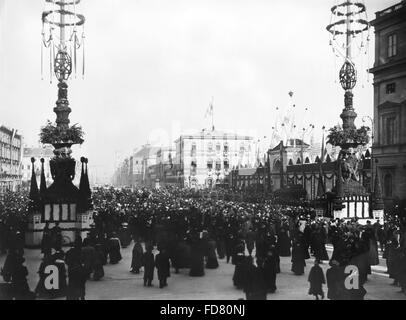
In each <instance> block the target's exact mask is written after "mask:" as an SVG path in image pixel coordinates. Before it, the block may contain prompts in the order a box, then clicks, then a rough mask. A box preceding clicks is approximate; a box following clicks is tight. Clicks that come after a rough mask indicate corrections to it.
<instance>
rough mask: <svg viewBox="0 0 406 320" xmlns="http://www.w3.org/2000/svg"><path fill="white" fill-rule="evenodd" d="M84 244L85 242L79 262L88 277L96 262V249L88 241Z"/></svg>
mask: <svg viewBox="0 0 406 320" xmlns="http://www.w3.org/2000/svg"><path fill="white" fill-rule="evenodd" d="M85 244H86V243H85V242H83V245H82V258H81V262H82V263H83V267H84V268H85V270H86V273H87V279H89V278H90V276H91V274H92V273H93V271H94V266H95V262H96V249H95V248H94V247H92V246H91V245H90V244H89V243H88V245H85Z"/></svg>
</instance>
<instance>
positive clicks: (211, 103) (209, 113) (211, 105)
mask: <svg viewBox="0 0 406 320" xmlns="http://www.w3.org/2000/svg"><path fill="white" fill-rule="evenodd" d="M212 114H213V100H212V101H211V102H210V105H209V107H208V108H207V110H206V115H205V116H204V117H205V118H207V117H210V116H211V115H212Z"/></svg>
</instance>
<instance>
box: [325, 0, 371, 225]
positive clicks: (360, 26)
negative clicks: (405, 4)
mask: <svg viewBox="0 0 406 320" xmlns="http://www.w3.org/2000/svg"><path fill="white" fill-rule="evenodd" d="M327 31H328V32H329V33H330V46H331V47H332V50H333V53H334V54H335V55H336V57H338V58H339V59H341V60H343V65H342V67H341V69H340V72H339V80H340V84H341V87H342V88H343V90H344V109H343V110H342V113H341V114H340V118H341V119H342V125H337V126H335V127H333V128H331V129H330V130H329V135H328V141H327V142H328V143H330V144H331V145H333V146H338V147H340V154H339V156H338V160H337V168H336V177H337V178H336V187H335V190H336V200H335V205H334V212H335V217H338V218H348V213H349V212H350V211H351V210H353V211H356V209H353V208H355V206H356V205H357V204H356V203H355V204H352V203H350V202H348V201H347V200H348V199H354V198H357V197H358V198H363V199H364V198H365V197H367V196H368V195H369V194H367V192H366V189H365V188H364V186H363V184H362V177H361V175H360V165H361V162H360V159H359V158H358V157H357V154H356V149H357V148H359V147H360V146H365V145H367V144H368V142H369V139H370V137H369V132H370V128H369V127H366V126H362V127H360V128H357V127H356V125H355V123H354V122H355V119H356V117H357V113H356V112H355V108H354V104H353V99H354V94H353V89H354V88H355V86H356V84H357V80H358V79H357V77H358V75H357V68H356V65H355V61H356V60H359V59H361V61H363V60H364V59H365V58H364V57H363V56H364V55H368V48H369V41H370V24H369V22H368V17H367V13H366V7H365V4H364V2H363V1H362V0H358V1H353V0H340V1H336V4H335V5H334V6H333V7H332V8H331V22H330V24H329V25H328V26H327ZM344 200H345V202H346V203H347V205H348V206H350V208H347V210H345V212H344V210H343V209H344V207H345V205H344V204H343V203H344ZM367 207H368V206H367V205H365V206H364V204H363V208H367ZM366 210H367V209H365V211H366ZM358 214H361V213H358V212H357V213H356V215H354V212H351V213H350V215H351V216H357V217H358ZM365 215H367V217H369V213H366V212H362V217H365Z"/></svg>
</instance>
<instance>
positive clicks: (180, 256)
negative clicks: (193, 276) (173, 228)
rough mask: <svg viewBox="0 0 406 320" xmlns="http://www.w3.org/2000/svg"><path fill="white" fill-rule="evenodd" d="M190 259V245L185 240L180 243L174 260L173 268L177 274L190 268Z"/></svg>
mask: <svg viewBox="0 0 406 320" xmlns="http://www.w3.org/2000/svg"><path fill="white" fill-rule="evenodd" d="M190 257H191V250H190V245H189V244H188V243H187V242H186V241H185V240H181V241H178V243H177V244H176V247H175V250H174V253H173V260H172V266H173V267H174V268H175V273H179V269H183V268H190Z"/></svg>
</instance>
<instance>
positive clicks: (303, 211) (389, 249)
mask: <svg viewBox="0 0 406 320" xmlns="http://www.w3.org/2000/svg"><path fill="white" fill-rule="evenodd" d="M93 201H94V207H95V211H94V214H93V220H94V224H93V225H92V228H91V230H90V232H89V233H88V235H87V237H86V238H85V239H81V238H80V237H79V236H77V238H76V240H75V242H74V244H73V247H72V248H71V249H69V250H68V251H66V252H64V251H63V248H62V231H61V229H60V227H59V226H58V224H56V225H55V226H54V227H53V228H51V229H50V228H49V225H48V224H47V225H46V227H45V229H44V232H43V239H42V245H41V249H42V250H41V251H42V253H43V261H42V263H41V266H40V268H39V271H38V274H39V281H38V285H37V287H36V289H35V292H31V291H30V289H29V288H28V285H27V281H26V277H27V269H26V267H25V266H24V258H23V254H24V243H23V241H21V240H19V235H18V231H17V232H15V231H14V230H8V231H7V234H8V238H9V239H7V240H6V243H7V244H8V245H7V252H8V255H7V258H6V262H5V264H4V266H3V269H2V275H3V278H4V280H5V281H6V282H7V283H10V284H11V290H10V295H11V296H12V298H14V299H23V298H33V297H34V296H35V297H40V298H56V297H66V298H67V299H85V291H86V290H85V287H86V281H87V280H89V279H93V280H95V281H97V280H100V279H102V278H103V276H104V269H103V266H104V265H106V264H107V263H110V264H117V263H119V262H120V261H121V260H122V257H121V251H120V250H121V248H123V247H124V248H125V247H128V246H129V245H130V244H131V243H132V242H133V249H132V260H131V265H130V266H129V269H130V270H129V271H130V272H132V273H134V274H139V273H141V272H143V276H144V286H146V287H151V286H153V280H154V275H155V269H156V275H157V278H158V286H159V288H162V289H164V288H165V287H166V286H167V285H168V282H167V279H168V278H169V277H170V274H171V270H173V272H175V273H179V270H180V269H188V271H189V272H188V274H189V276H191V277H202V276H204V275H205V269H217V268H219V263H218V260H222V259H225V262H226V263H232V264H233V265H234V266H235V267H234V274H233V277H232V279H230V281H232V283H233V285H234V286H235V288H236V289H238V290H243V292H244V293H245V295H246V299H266V297H267V294H272V293H274V292H276V290H277V281H276V279H277V274H278V273H280V272H281V267H280V257H291V262H292V264H291V270H290V271H291V272H292V273H293V274H295V275H297V276H300V275H303V274H304V273H305V266H306V263H307V261H306V260H308V259H309V258H311V256H313V257H314V259H315V263H314V266H313V267H312V268H311V270H310V273H309V277H308V281H309V283H310V289H309V291H308V293H309V294H310V295H314V296H315V298H316V299H318V298H319V296H320V297H321V298H324V296H325V295H324V292H323V284H325V283H326V284H327V289H328V292H327V297H328V298H329V299H339V300H346V299H347V300H350V299H351V300H352V299H363V298H364V296H365V294H366V291H365V289H364V284H365V282H366V281H367V279H368V275H369V274H371V266H373V265H377V264H378V263H379V256H378V251H379V250H381V252H382V253H383V255H384V258H386V259H387V267H388V273H389V276H390V277H391V278H393V279H394V285H396V286H400V288H401V290H402V291H403V292H404V293H406V237H405V221H404V220H399V219H398V218H397V217H392V218H389V219H388V220H387V221H386V222H385V224H384V225H381V224H380V223H379V222H374V223H372V222H368V223H367V225H365V226H363V225H360V224H359V223H358V221H357V220H356V219H353V220H348V221H340V220H327V219H323V218H320V217H317V216H316V215H315V211H314V210H313V209H312V208H311V207H310V206H308V205H302V206H299V205H288V204H281V203H278V201H276V200H275V199H270V198H261V199H260V200H258V199H257V200H256V201H245V200H242V199H240V198H238V197H235V195H231V196H230V195H229V194H227V193H226V192H225V191H221V192H220V193H219V192H217V193H215V194H214V195H213V194H210V193H208V192H205V191H193V190H187V189H177V188H169V189H153V190H148V189H137V190H130V189H114V188H99V189H96V190H95V191H94V193H93ZM5 234H6V233H5ZM327 243H331V244H332V246H333V252H332V255H331V258H330V257H329V255H328V253H327V250H326V244H327ZM378 247H379V248H378ZM323 261H329V264H330V268H329V269H328V270H327V273H326V275H324V273H323V269H322V268H321V267H320V266H319V264H321V263H323ZM47 266H56V267H57V268H58V271H59V272H58V274H59V279H58V281H59V285H58V289H57V290H55V289H48V288H47V287H46V285H45V283H46V277H47V275H48V273H47V272H46V268H47ZM348 266H356V267H357V269H358V271H359V286H356V287H354V288H348V286H347V285H346V283H347V281H346V280H347V279H348V277H349V276H350V277H351V276H355V274H350V273H348V271H347V270H346V268H347V267H348ZM284 271H286V270H284Z"/></svg>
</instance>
